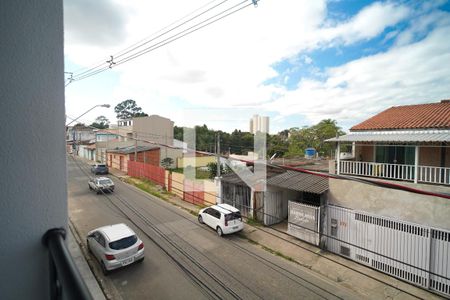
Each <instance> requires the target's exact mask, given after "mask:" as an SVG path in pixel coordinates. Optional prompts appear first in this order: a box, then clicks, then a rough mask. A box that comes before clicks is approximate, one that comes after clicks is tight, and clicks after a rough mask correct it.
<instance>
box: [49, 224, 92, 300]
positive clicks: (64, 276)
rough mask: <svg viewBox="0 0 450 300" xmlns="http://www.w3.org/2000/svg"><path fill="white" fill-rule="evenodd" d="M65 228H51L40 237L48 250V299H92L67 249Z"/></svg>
mask: <svg viewBox="0 0 450 300" xmlns="http://www.w3.org/2000/svg"><path fill="white" fill-rule="evenodd" d="M65 239H66V230H65V229H64V228H53V229H50V230H48V231H47V232H46V233H45V234H44V236H43V237H42V243H43V244H44V245H45V246H46V247H47V248H48V250H49V263H50V265H49V269H50V299H52V300H59V299H93V298H92V295H91V294H90V292H89V290H88V288H87V286H86V284H85V282H84V280H83V278H82V277H81V275H80V272H79V271H78V269H77V267H76V266H75V263H74V261H73V259H72V256H71V255H70V253H69V250H68V249H67V246H66V243H65V242H64V240H65Z"/></svg>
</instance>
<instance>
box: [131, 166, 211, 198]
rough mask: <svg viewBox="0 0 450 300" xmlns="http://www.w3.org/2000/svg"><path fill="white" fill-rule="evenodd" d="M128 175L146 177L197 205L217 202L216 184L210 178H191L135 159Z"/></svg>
mask: <svg viewBox="0 0 450 300" xmlns="http://www.w3.org/2000/svg"><path fill="white" fill-rule="evenodd" d="M128 175H129V176H132V177H138V178H146V179H148V180H150V181H152V182H154V183H156V184H158V185H160V186H162V187H164V188H166V189H167V191H169V192H171V193H173V194H175V195H177V196H178V197H180V198H181V199H183V200H184V201H186V202H189V203H193V204H197V205H211V204H215V203H216V197H217V193H216V191H215V189H216V186H215V184H214V183H213V182H211V181H210V180H189V179H186V178H185V177H184V174H181V173H175V172H169V171H166V170H165V169H164V168H161V167H159V166H154V165H150V164H144V163H142V162H135V161H128Z"/></svg>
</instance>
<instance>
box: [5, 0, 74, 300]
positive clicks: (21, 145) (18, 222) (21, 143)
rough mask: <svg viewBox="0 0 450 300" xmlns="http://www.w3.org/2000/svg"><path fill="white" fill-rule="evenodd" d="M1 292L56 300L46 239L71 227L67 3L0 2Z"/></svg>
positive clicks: (49, 0) (55, 0) (40, 0)
mask: <svg viewBox="0 0 450 300" xmlns="http://www.w3.org/2000/svg"><path fill="white" fill-rule="evenodd" d="M0 37H1V51H0V66H1V68H0V99H1V100H0V111H1V112H2V113H3V114H2V116H3V122H2V126H1V135H2V139H3V141H7V142H4V143H2V145H1V147H0V166H1V175H0V191H1V196H0V228H1V229H0V230H1V238H0V265H1V275H0V278H1V279H0V291H1V298H2V299H49V289H48V287H49V280H48V279H49V272H48V263H49V262H48V252H47V249H46V248H45V247H44V246H43V245H42V243H41V238H42V236H43V235H44V233H45V232H46V231H47V230H48V229H51V228H55V227H66V226H67V183H66V157H65V126H64V121H65V112H64V73H63V72H64V62H63V3H62V1H60V0H59V1H58V0H23V1H16V0H2V1H0Z"/></svg>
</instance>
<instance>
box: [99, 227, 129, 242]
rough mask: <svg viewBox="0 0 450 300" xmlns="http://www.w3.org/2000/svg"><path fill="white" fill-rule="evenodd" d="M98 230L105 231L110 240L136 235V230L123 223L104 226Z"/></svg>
mask: <svg viewBox="0 0 450 300" xmlns="http://www.w3.org/2000/svg"><path fill="white" fill-rule="evenodd" d="M97 230H98V231H101V232H103V234H105V235H106V237H107V238H108V240H109V241H110V242H113V241H117V240H120V239H123V238H126V237H129V236H131V235H135V233H134V231H133V230H131V228H130V227H128V226H127V225H125V224H123V223H121V224H114V225H107V226H103V227H100V228H97Z"/></svg>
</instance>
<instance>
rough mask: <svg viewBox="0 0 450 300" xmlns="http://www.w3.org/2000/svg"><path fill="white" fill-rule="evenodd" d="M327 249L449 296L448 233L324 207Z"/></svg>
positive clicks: (449, 240)
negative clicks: (325, 211) (325, 209)
mask: <svg viewBox="0 0 450 300" xmlns="http://www.w3.org/2000/svg"><path fill="white" fill-rule="evenodd" d="M327 210H328V213H327V229H326V236H327V249H328V250H329V251H331V252H334V253H337V254H340V255H342V256H346V257H348V258H350V259H353V260H355V261H357V262H359V263H362V264H365V265H368V266H370V267H372V268H374V269H377V270H379V271H382V272H384V273H387V274H389V275H391V276H394V277H397V278H400V279H403V280H405V281H408V282H410V283H412V284H415V285H418V286H421V287H423V288H426V289H431V290H434V291H437V292H440V293H442V294H444V295H446V296H447V297H448V296H450V279H449V278H450V259H449V257H450V232H449V231H445V230H442V229H434V228H431V227H428V226H424V225H418V224H414V223H410V222H403V221H398V220H393V219H390V218H386V217H382V216H377V215H372V214H368V213H363V212H356V211H353V210H349V209H345V208H342V207H336V206H331V205H329V206H328V207H327Z"/></svg>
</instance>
